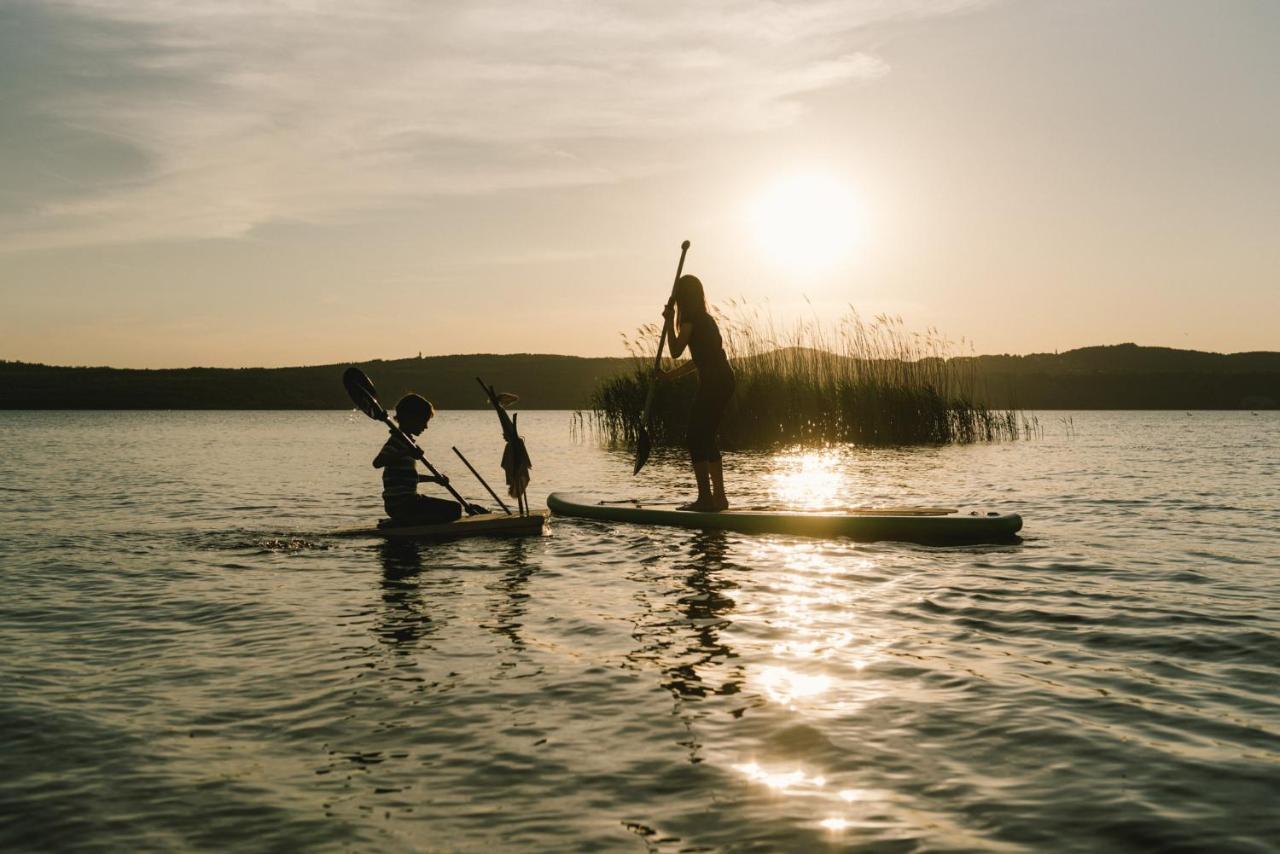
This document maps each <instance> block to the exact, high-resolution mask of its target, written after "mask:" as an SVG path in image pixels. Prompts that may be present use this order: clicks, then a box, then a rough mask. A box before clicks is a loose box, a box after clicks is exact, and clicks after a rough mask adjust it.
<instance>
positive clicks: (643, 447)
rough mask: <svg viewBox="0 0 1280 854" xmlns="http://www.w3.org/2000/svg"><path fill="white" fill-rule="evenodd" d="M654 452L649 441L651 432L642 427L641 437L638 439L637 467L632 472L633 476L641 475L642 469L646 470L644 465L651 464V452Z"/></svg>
mask: <svg viewBox="0 0 1280 854" xmlns="http://www.w3.org/2000/svg"><path fill="white" fill-rule="evenodd" d="M650 450H652V443H651V442H650V441H649V431H648V430H647V429H646V428H644V427H641V428H640V435H639V436H637V437H636V465H635V468H633V469H632V470H631V474H632V476H633V477H634V476H635V475H638V474H640V469H642V468H644V464H645V463H647V462H649V451H650Z"/></svg>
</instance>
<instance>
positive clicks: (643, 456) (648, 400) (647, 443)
mask: <svg viewBox="0 0 1280 854" xmlns="http://www.w3.org/2000/svg"><path fill="white" fill-rule="evenodd" d="M688 251H689V241H687V240H686V241H685V242H684V243H681V244H680V263H679V264H677V265H676V278H675V281H674V282H672V283H671V297H670V298H669V299H668V300H667V308H670V307H671V306H673V305H675V301H676V283H677V282H679V281H680V274H681V273H682V272H683V271H684V256H685V253H687V252H688ZM670 334H671V319H670V318H664V319H663V321H662V337H661V338H659V339H658V355H656V356H654V357H653V374H652V375H651V376H650V377H649V393H648V394H647V395H646V396H645V399H644V415H643V416H642V417H641V418H640V435H639V436H637V437H636V465H635V468H634V469H632V471H631V474H633V475H637V474H639V473H640V469H642V468H644V464H645V463H646V462H648V461H649V451H650V450H652V445H653V442H652V440H651V439H650V438H649V422H650V421H651V420H652V418H653V396H654V392H655V390H656V389H657V387H658V369H659V368H661V367H662V348H663V346H665V345H666V343H667V337H668V336H669V335H670Z"/></svg>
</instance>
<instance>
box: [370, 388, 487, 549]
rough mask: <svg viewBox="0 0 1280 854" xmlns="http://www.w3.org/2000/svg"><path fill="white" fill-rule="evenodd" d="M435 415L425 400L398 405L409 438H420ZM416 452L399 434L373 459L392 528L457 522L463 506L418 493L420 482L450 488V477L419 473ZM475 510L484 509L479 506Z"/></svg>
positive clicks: (407, 400)
mask: <svg viewBox="0 0 1280 854" xmlns="http://www.w3.org/2000/svg"><path fill="white" fill-rule="evenodd" d="M434 415H435V407H433V406H432V405H431V402H430V401H429V400H427V399H426V398H424V397H421V396H419V395H416V394H406V395H405V396H404V397H402V398H400V402H399V403H397V404H396V421H397V422H398V423H399V425H400V429H401V430H403V431H404V432H405V433H406V434H408V435H409V436H417V435H418V434H420V433H422V431H424V430H426V429H427V423H428V422H429V421H430V420H431V419H432V417H433V416H434ZM416 459H417V452H416V451H415V450H414V448H413V446H412V445H411V444H410V443H409V442H408V441H406V440H405V438H404V437H403V436H401V435H400V434H399V433H396V432H392V434H391V438H389V439H387V443H386V444H385V445H383V446H382V450H381V451H379V452H378V456H377V457H375V458H374V460H373V467H374V468H380V469H382V503H383V506H384V507H386V510H387V515H388V516H390V517H391V523H392V524H393V525H431V524H437V523H440V522H454V521H457V520H458V518H459V517H461V516H462V506H461V505H460V504H458V503H457V502H456V501H445V500H444V499H441V498H432V497H430V496H428V495H419V494H418V484H419V483H437V484H439V485H441V486H448V484H449V478H447V477H445V476H444V475H440V476H439V477H436V476H434V475H429V474H423V475H420V474H418V467H417V464H416ZM475 510H482V508H479V507H476V508H475Z"/></svg>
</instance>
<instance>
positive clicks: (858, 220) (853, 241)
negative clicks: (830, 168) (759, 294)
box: [748, 174, 866, 275]
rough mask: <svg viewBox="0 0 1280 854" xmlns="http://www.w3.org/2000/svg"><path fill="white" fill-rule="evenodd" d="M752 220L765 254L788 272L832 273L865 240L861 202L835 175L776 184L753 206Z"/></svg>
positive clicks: (800, 176)
mask: <svg viewBox="0 0 1280 854" xmlns="http://www.w3.org/2000/svg"><path fill="white" fill-rule="evenodd" d="M748 217H749V220H750V224H751V226H752V229H753V230H754V232H755V236H756V240H757V241H758V243H759V245H760V247H761V249H763V251H764V252H765V254H766V255H768V256H769V257H770V258H771V259H772V260H773V261H774V262H775V263H777V264H779V265H780V266H782V267H784V268H785V269H787V270H790V271H793V272H796V273H802V274H809V275H811V274H815V273H823V272H827V271H829V270H830V269H832V268H833V267H835V266H836V265H838V264H839V263H840V262H842V261H844V260H846V259H847V258H849V257H850V256H851V255H852V254H853V253H854V252H855V251H856V250H857V249H858V248H859V246H860V245H861V244H862V242H863V240H864V238H865V232H866V223H865V216H864V214H863V210H862V207H861V205H860V204H859V203H858V199H857V198H856V197H855V196H854V194H853V192H852V191H850V190H849V188H848V187H846V186H845V185H844V184H843V183H841V182H840V181H839V180H837V179H836V178H834V177H832V176H829V175H820V174H806V175H794V176H791V177H789V178H784V179H782V180H780V181H777V182H775V183H774V184H772V185H771V186H769V187H767V188H766V189H765V190H764V191H763V192H761V193H760V194H759V195H758V196H757V197H756V198H755V199H754V201H753V202H752V203H751V205H750V208H749V211H748Z"/></svg>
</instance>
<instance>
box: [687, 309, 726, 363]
mask: <svg viewBox="0 0 1280 854" xmlns="http://www.w3.org/2000/svg"><path fill="white" fill-rule="evenodd" d="M689 357H690V358H691V359H693V363H694V364H695V365H697V366H698V376H699V378H701V379H707V378H709V377H711V376H722V375H724V374H729V375H730V376H732V374H733V369H732V368H730V367H729V358H728V357H727V356H725V354H724V340H723V339H721V337H720V327H719V325H717V324H716V319H715V318H714V317H712V316H711V315H710V314H702V315H699V316H698V317H695V318H694V319H693V334H692V335H690V336H689Z"/></svg>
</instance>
